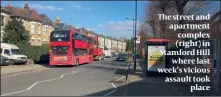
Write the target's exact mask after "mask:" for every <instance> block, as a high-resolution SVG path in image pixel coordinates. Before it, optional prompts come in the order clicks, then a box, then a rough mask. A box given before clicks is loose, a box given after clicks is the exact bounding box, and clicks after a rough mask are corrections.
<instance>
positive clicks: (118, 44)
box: [117, 40, 123, 52]
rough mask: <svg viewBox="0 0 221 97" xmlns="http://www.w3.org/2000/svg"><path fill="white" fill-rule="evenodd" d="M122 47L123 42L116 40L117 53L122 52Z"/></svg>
mask: <svg viewBox="0 0 221 97" xmlns="http://www.w3.org/2000/svg"><path fill="white" fill-rule="evenodd" d="M122 47H123V42H122V41H121V40H117V48H118V49H119V51H120V52H121V51H122Z"/></svg>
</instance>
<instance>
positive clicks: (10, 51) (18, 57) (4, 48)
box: [0, 43, 27, 64]
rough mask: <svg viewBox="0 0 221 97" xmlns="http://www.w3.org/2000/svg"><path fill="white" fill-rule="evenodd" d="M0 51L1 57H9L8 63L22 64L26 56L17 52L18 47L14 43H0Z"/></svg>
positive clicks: (25, 60)
mask: <svg viewBox="0 0 221 97" xmlns="http://www.w3.org/2000/svg"><path fill="white" fill-rule="evenodd" d="M0 53H1V55H2V56H3V57H6V58H8V59H10V64H24V63H26V62H27V56H25V55H22V54H20V53H19V47H18V46H16V45H14V44H8V43H1V50H0Z"/></svg>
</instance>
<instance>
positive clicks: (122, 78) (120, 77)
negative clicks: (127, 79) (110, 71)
mask: <svg viewBox="0 0 221 97" xmlns="http://www.w3.org/2000/svg"><path fill="white" fill-rule="evenodd" d="M123 78H124V76H121V77H120V78H119V79H117V80H115V81H119V80H122V79H123Z"/></svg>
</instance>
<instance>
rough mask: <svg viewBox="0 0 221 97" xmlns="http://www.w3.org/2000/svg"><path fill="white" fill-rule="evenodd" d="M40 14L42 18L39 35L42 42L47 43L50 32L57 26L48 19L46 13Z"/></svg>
mask: <svg viewBox="0 0 221 97" xmlns="http://www.w3.org/2000/svg"><path fill="white" fill-rule="evenodd" d="M40 16H41V17H42V18H43V23H42V26H43V32H42V35H41V39H42V42H43V43H49V41H50V40H49V39H50V34H51V32H52V31H54V30H55V29H56V28H58V27H57V26H56V25H55V24H53V22H52V21H51V20H50V19H49V17H48V16H47V15H46V14H40Z"/></svg>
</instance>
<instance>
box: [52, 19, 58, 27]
mask: <svg viewBox="0 0 221 97" xmlns="http://www.w3.org/2000/svg"><path fill="white" fill-rule="evenodd" d="M51 23H52V25H53V26H54V27H55V28H59V27H58V26H57V25H56V23H55V22H54V21H53V20H51Z"/></svg>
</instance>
